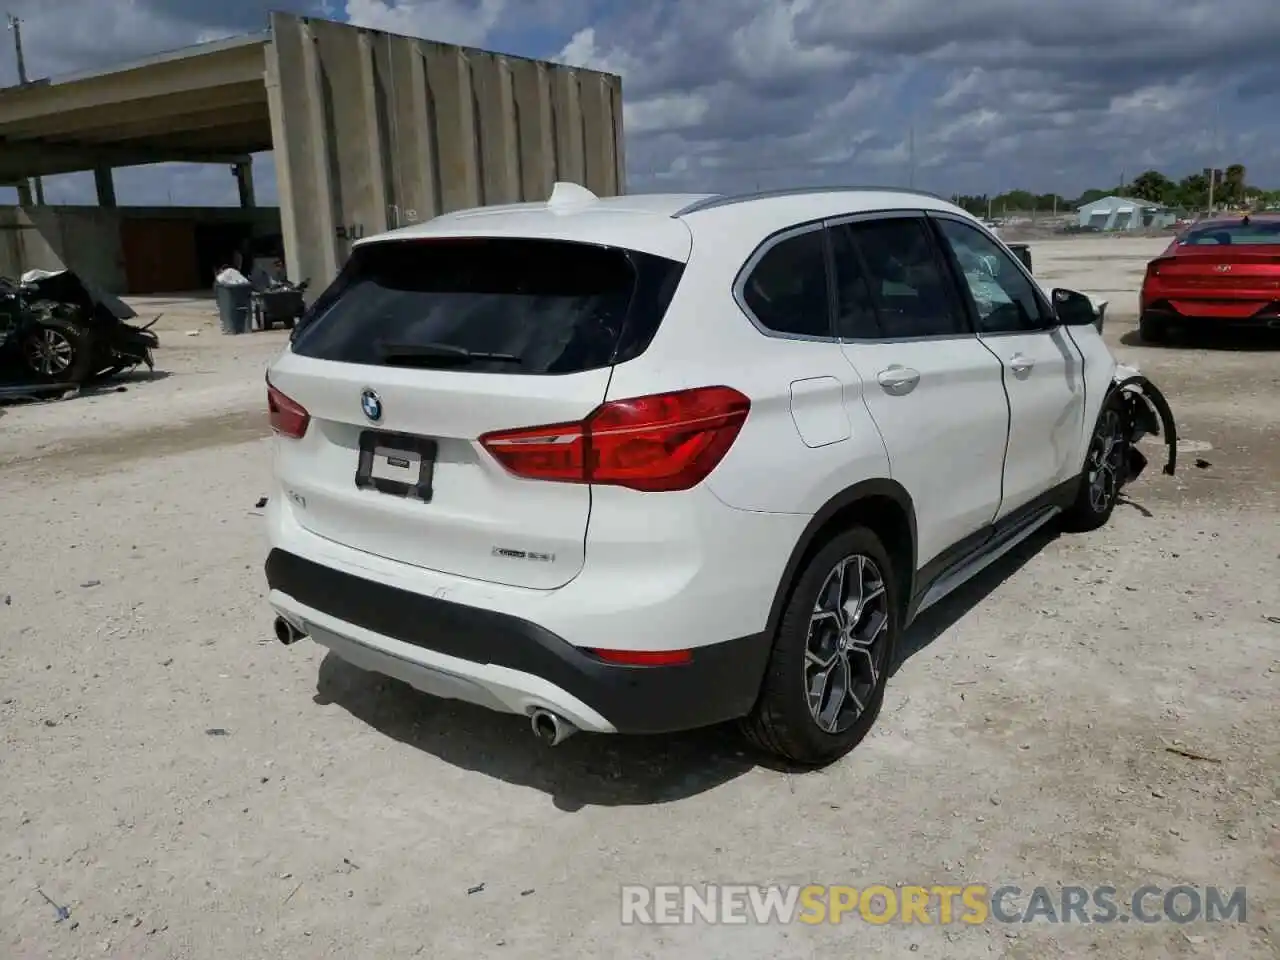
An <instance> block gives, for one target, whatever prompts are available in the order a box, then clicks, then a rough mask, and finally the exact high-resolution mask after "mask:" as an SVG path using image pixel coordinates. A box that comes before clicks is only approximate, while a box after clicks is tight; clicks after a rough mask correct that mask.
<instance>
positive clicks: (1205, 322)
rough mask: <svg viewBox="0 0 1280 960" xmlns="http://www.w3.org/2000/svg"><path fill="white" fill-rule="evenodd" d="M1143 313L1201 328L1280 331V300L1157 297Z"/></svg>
mask: <svg viewBox="0 0 1280 960" xmlns="http://www.w3.org/2000/svg"><path fill="white" fill-rule="evenodd" d="M1142 312H1143V314H1144V315H1146V316H1148V317H1153V318H1159V319H1161V320H1165V321H1167V322H1169V323H1174V324H1183V325H1195V326H1199V327H1232V328H1237V327H1238V328H1252V329H1270V330H1280V300H1272V301H1270V302H1265V303H1264V302H1259V301H1258V300H1256V299H1254V300H1227V299H1204V300H1197V299H1188V298H1185V297H1182V298H1179V299H1178V300H1177V305H1176V306H1175V305H1174V303H1172V302H1170V301H1169V300H1163V299H1161V300H1153V301H1151V302H1150V303H1147V304H1145V305H1144V307H1143V311H1142Z"/></svg>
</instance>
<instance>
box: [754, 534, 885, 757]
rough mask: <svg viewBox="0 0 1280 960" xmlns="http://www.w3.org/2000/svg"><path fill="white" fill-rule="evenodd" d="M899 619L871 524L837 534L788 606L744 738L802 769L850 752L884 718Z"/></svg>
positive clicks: (807, 570)
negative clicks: (884, 704)
mask: <svg viewBox="0 0 1280 960" xmlns="http://www.w3.org/2000/svg"><path fill="white" fill-rule="evenodd" d="M900 619H901V618H900V616H899V607H898V593H897V587H896V584H895V582H894V578H893V570H892V567H891V565H890V562H889V556H888V553H887V552H886V551H885V548H884V545H883V544H882V543H881V542H880V539H879V538H878V537H877V536H876V535H875V534H874V533H872V532H871V531H870V530H868V529H866V528H865V527H855V528H853V529H851V530H847V531H845V532H844V533H841V534H839V535H837V536H836V537H835V538H834V539H832V541H831V542H830V543H828V544H827V545H826V546H825V547H823V548H822V549H821V550H819V551H818V553H817V554H816V555H815V556H814V557H813V558H812V559H811V560H810V561H809V563H808V564H807V565H806V566H805V568H804V570H803V571H802V573H801V574H800V576H799V578H798V579H797V581H796V584H795V587H794V588H793V589H792V591H791V595H790V597H788V599H787V605H786V608H785V610H784V612H783V615H782V620H781V623H780V624H779V627H778V634H777V637H776V639H775V641H774V647H773V652H772V654H771V656H770V659H769V666H768V670H767V671H766V674H765V679H764V684H763V687H762V690H761V693H760V698H759V700H758V702H757V704H756V707H755V709H754V710H753V711H752V713H751V715H750V716H748V717H747V718H746V719H745V721H744V730H745V732H746V734H747V736H748V737H749V738H750V739H751V740H752V741H753V742H754V743H755V744H756V745H757V746H759V747H760V748H762V749H763V750H766V751H767V752H769V753H773V754H775V755H777V756H779V757H782V758H783V759H785V760H788V761H791V762H793V763H797V764H801V765H804V766H814V767H817V766H824V765H826V764H828V763H831V762H833V761H835V760H838V759H839V758H840V757H842V756H844V755H845V754H846V753H848V752H849V751H850V750H852V749H853V748H854V747H855V746H857V744H858V743H859V742H860V741H861V740H862V738H863V737H865V736H866V735H867V732H868V731H869V730H870V729H871V727H872V725H873V724H874V723H875V720H876V717H877V715H878V714H879V712H880V705H881V703H882V702H883V700H884V690H885V683H886V681H887V680H888V676H889V670H890V667H891V666H892V663H893V651H894V646H895V645H896V643H897V636H898V625H899V622H900Z"/></svg>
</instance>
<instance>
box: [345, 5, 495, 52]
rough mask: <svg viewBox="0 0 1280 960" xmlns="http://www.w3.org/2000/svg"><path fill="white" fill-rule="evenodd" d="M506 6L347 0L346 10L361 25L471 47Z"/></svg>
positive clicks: (351, 20)
mask: <svg viewBox="0 0 1280 960" xmlns="http://www.w3.org/2000/svg"><path fill="white" fill-rule="evenodd" d="M506 6H507V4H506V0H479V2H478V3H468V2H466V0H347V3H346V13H347V19H348V20H349V21H350V22H352V23H354V24H356V25H358V26H361V27H369V28H370V29H373V30H385V31H387V32H388V33H400V34H405V35H407V36H412V37H425V38H427V39H430V40H438V41H439V42H441V43H457V44H461V45H463V46H470V47H474V46H479V45H481V44H482V43H483V42H484V40H485V37H487V36H488V35H489V32H490V31H491V30H492V29H493V28H494V27H495V26H496V25H497V23H498V21H499V19H500V18H501V17H502V15H503V13H504V12H505V9H506Z"/></svg>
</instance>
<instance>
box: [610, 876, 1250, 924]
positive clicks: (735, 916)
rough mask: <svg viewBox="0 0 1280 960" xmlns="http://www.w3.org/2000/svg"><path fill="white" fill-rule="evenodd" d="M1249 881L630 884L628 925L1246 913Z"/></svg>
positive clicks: (1136, 918)
mask: <svg viewBox="0 0 1280 960" xmlns="http://www.w3.org/2000/svg"><path fill="white" fill-rule="evenodd" d="M1246 899H1247V896H1246V890H1245V888H1244V887H1236V888H1234V889H1231V890H1226V889H1224V888H1221V887H1212V886H1207V887H1197V886H1191V885H1177V886H1171V887H1161V886H1157V885H1154V884H1147V885H1143V886H1139V887H1136V888H1133V889H1131V890H1121V889H1119V888H1116V887H1112V886H1096V887H1084V886H1028V887H1024V886H1018V885H1015V884H1004V885H1000V886H992V885H989V884H980V883H970V884H955V885H946V884H931V885H927V886H926V885H907V886H888V885H885V884H872V885H870V886H866V887H854V886H846V885H831V886H825V885H820V884H809V885H806V886H761V885H752V884H710V885H705V886H692V885H677V884H673V885H667V886H653V887H645V886H624V887H623V888H622V922H623V923H624V924H656V925H669V924H691V923H711V924H744V923H754V924H762V925H763V924H788V923H805V924H824V923H825V924H835V923H845V922H849V921H857V922H862V923H871V924H923V925H939V926H948V925H952V924H961V925H968V926H977V925H981V924H986V923H991V922H995V923H1005V924H1014V923H1050V924H1054V923H1081V924H1107V923H1140V924H1141V923H1147V924H1149V923H1192V922H1194V921H1208V922H1210V923H1219V922H1224V921H1236V922H1243V921H1244V920H1245V914H1246Z"/></svg>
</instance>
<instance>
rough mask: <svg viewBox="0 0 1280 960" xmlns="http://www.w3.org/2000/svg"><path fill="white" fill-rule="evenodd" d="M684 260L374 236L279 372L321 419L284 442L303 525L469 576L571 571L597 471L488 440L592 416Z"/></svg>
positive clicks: (539, 577) (563, 576)
mask: <svg viewBox="0 0 1280 960" xmlns="http://www.w3.org/2000/svg"><path fill="white" fill-rule="evenodd" d="M681 269H682V265H681V264H680V263H678V262H676V261H673V260H669V259H666V258H663V257H657V256H654V255H652V254H646V253H638V252H636V251H632V250H623V249H619V248H612V247H607V246H601V245H597V244H581V243H573V242H568V241H564V240H550V239H523V238H500V237H486V238H429V239H425V240H411V239H410V240H402V239H396V240H388V241H379V242H376V243H368V244H365V245H363V246H361V247H358V248H357V249H356V251H355V253H354V254H353V257H352V260H351V262H350V263H348V265H347V267H346V268H345V269H344V272H343V275H342V276H341V277H339V279H338V280H337V281H336V282H335V284H334V285H333V287H331V288H330V290H328V291H326V292H325V294H323V295H322V296H321V298H320V299H319V300H318V301H317V303H316V304H315V306H314V307H313V309H312V312H311V314H310V315H309V316H308V317H306V318H304V320H303V321H302V323H301V324H300V326H299V331H298V333H297V335H296V337H295V342H294V343H293V345H292V348H291V349H290V350H289V351H288V352H287V353H286V354H285V355H284V356H283V357H281V358H280V359H279V360H278V361H277V362H276V364H275V365H274V366H273V368H272V369H271V371H270V373H269V380H270V383H271V385H272V387H274V388H275V389H277V390H279V391H280V392H281V393H283V394H284V395H286V396H287V397H288V398H289V399H291V400H292V401H293V402H295V403H297V404H299V405H300V406H301V407H303V408H305V410H306V412H307V414H309V417H310V421H309V424H308V425H307V429H306V432H305V434H304V435H303V436H302V437H301V438H300V439H281V440H280V441H279V443H278V444H277V454H276V472H277V476H278V478H279V480H280V483H281V485H282V487H283V488H284V493H285V495H286V497H287V498H288V500H289V502H290V504H291V507H290V509H292V510H293V512H294V514H295V516H296V517H297V520H298V523H299V524H300V525H301V526H303V527H304V528H305V529H307V530H309V531H311V532H312V533H314V534H316V535H318V536H320V537H323V538H326V539H329V540H333V541H336V542H338V543H341V544H344V545H346V546H348V547H352V548H354V549H356V550H360V551H364V552H367V553H371V554H376V555H377V556H380V557H385V558H388V559H392V560H396V561H400V562H403V563H406V564H412V565H415V566H419V567H424V568H429V569H432V570H437V571H441V572H447V573H451V574H455V575H458V576H463V577H469V578H475V579H480V580H486V581H491V582H495V583H503V584H510V585H518V586H525V587H532V588H542V589H551V588H555V587H558V586H561V585H563V584H565V583H567V582H568V581H570V580H571V579H573V577H575V576H576V575H577V574H578V572H579V571H580V570H581V569H582V566H583V563H584V558H585V553H584V549H585V548H584V542H585V538H586V530H587V523H588V519H589V516H590V508H591V488H590V486H588V485H586V484H576V483H551V482H540V481H536V480H527V479H520V478H517V477H515V476H512V475H511V474H509V473H508V472H507V471H506V470H504V469H503V467H502V466H501V465H499V463H498V462H497V461H496V460H495V459H494V458H493V457H492V456H490V455H489V454H488V453H487V452H486V451H485V450H484V449H483V448H482V447H481V445H480V444H479V443H478V442H477V438H479V437H480V436H482V435H483V434H486V433H489V432H491V431H495V430H504V429H510V428H514V427H521V426H526V425H535V424H558V423H567V422H573V421H580V420H582V419H583V418H584V417H586V416H587V415H588V414H589V413H591V411H592V410H593V409H595V408H596V407H597V406H599V405H600V404H601V402H602V401H603V400H604V398H605V394H606V391H607V388H608V384H609V378H610V375H611V371H612V366H613V364H614V363H616V362H620V361H621V360H623V359H626V358H628V357H629V356H634V355H635V354H636V353H637V352H638V351H641V350H643V349H644V347H645V345H647V343H648V339H649V338H651V337H652V335H653V333H654V331H655V330H656V327H657V324H658V323H659V322H660V320H661V313H662V311H663V310H664V309H665V304H666V299H669V296H670V292H671V290H673V289H674V285H675V283H677V282H678V279H679V274H680V270H681ZM664 298H665V299H664ZM424 441H425V443H424ZM362 443H363V451H362ZM424 464H426V465H428V466H426V467H424ZM358 472H359V476H358ZM379 478H381V479H379Z"/></svg>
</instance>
